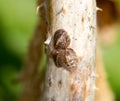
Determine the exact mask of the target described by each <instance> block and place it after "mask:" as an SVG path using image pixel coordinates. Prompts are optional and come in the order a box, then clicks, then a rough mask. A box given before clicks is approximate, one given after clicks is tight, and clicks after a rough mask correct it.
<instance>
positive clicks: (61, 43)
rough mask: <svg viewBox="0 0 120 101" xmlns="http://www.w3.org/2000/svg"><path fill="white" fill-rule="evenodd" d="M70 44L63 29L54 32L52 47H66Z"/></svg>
mask: <svg viewBox="0 0 120 101" xmlns="http://www.w3.org/2000/svg"><path fill="white" fill-rule="evenodd" d="M69 45H70V37H69V36H68V34H67V32H66V31H65V30H64V29H59V30H57V31H56V32H55V34H54V48H55V49H66V48H67V47H68V46H69Z"/></svg>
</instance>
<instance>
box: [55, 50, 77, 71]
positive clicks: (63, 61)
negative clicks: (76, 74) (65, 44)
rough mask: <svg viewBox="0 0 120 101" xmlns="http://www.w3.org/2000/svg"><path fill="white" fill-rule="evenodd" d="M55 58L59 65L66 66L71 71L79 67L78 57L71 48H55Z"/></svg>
mask: <svg viewBox="0 0 120 101" xmlns="http://www.w3.org/2000/svg"><path fill="white" fill-rule="evenodd" d="M53 60H54V63H55V65H56V66H57V67H64V68H65V69H67V70H69V71H71V70H74V69H76V68H77V63H78V59H77V56H76V53H75V52H74V50H73V49H71V48H66V49H60V50H53Z"/></svg>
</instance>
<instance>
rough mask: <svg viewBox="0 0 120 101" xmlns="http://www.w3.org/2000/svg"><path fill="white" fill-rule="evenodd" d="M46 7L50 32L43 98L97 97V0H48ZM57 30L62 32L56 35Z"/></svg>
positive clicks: (87, 100) (80, 100) (83, 100)
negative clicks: (95, 95) (95, 92)
mask: <svg viewBox="0 0 120 101" xmlns="http://www.w3.org/2000/svg"><path fill="white" fill-rule="evenodd" d="M45 7H46V18H47V24H48V32H49V34H48V38H47V40H46V42H45V43H46V44H47V45H46V54H47V70H46V77H45V85H44V90H43V91H44V92H43V96H42V98H41V101H93V100H94V90H95V77H96V72H95V57H96V56H95V55H96V52H95V50H96V2H95V0H46V1H45ZM59 29H60V30H59ZM56 31H57V32H56ZM55 32H56V34H60V33H61V34H60V35H61V36H60V37H56V36H55V34H54V33H55ZM64 39H66V40H64ZM61 41H63V44H60V42H61ZM59 44H60V45H59ZM64 46H65V47H64Z"/></svg>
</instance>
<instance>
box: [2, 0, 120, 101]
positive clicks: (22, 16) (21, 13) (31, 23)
mask: <svg viewBox="0 0 120 101" xmlns="http://www.w3.org/2000/svg"><path fill="white" fill-rule="evenodd" d="M35 12H36V1H35V0H0V101H16V100H17V98H18V97H19V95H20V92H21V89H22V87H21V85H20V84H16V83H14V82H13V81H14V79H15V78H16V77H17V75H18V74H19V72H20V70H21V69H22V65H23V61H24V58H25V55H26V51H27V46H28V43H29V40H30V38H31V36H32V33H33V31H34V28H35V23H36V22H37V16H36V13H35ZM119 28H120V27H118V31H117V33H118V34H117V35H118V37H117V40H116V41H115V42H114V44H112V46H109V47H102V50H103V58H104V63H105V67H106V71H107V73H108V80H109V82H110V85H111V87H112V89H113V91H114V93H115V96H116V101H120V96H119V95H120V79H119V74H120V30H119Z"/></svg>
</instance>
